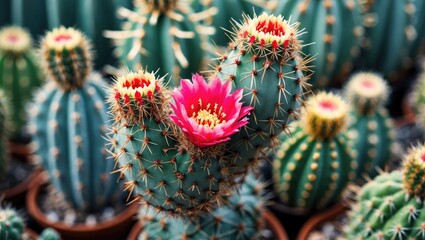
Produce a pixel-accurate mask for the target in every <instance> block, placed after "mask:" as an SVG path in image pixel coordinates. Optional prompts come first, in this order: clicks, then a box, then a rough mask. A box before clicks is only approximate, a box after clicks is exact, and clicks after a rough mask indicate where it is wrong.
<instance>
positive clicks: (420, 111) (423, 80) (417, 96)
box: [411, 65, 425, 128]
mask: <svg viewBox="0 0 425 240" xmlns="http://www.w3.org/2000/svg"><path fill="white" fill-rule="evenodd" d="M424 67H425V65H424ZM424 70H425V69H423V70H422V72H421V73H420V74H419V75H418V77H417V79H416V83H415V86H414V87H413V92H412V98H411V105H412V110H413V112H414V113H415V114H416V118H417V122H418V123H419V125H420V126H422V127H423V128H425V95H424V91H425V71H424Z"/></svg>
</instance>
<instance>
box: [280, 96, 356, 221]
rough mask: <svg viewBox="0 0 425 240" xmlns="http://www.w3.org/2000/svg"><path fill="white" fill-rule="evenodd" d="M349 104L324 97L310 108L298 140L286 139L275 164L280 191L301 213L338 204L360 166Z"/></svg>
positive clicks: (295, 132)
mask: <svg viewBox="0 0 425 240" xmlns="http://www.w3.org/2000/svg"><path fill="white" fill-rule="evenodd" d="M347 117H348V105H347V104H346V103H345V102H344V101H343V100H342V99H341V98H340V97H338V96H335V95H333V94H331V93H329V94H327V93H324V92H321V93H319V94H317V95H316V96H314V97H311V98H310V99H309V100H308V101H307V103H306V110H305V113H304V115H303V119H302V120H301V121H300V122H298V123H296V126H295V128H294V130H293V131H292V136H293V138H291V137H288V136H282V143H281V145H280V147H279V148H278V150H277V153H276V156H275V159H274V160H273V181H274V183H275V190H276V192H277V193H278V194H279V196H280V199H281V200H282V202H283V204H285V205H286V206H288V207H289V208H292V209H294V210H296V211H300V212H304V213H306V212H309V211H312V210H320V209H324V208H326V207H329V206H330V205H332V204H335V203H336V202H337V201H338V200H339V199H340V197H341V193H342V191H343V190H344V188H345V187H346V185H347V184H348V182H349V181H350V180H353V179H354V178H355V168H356V162H355V161H354V155H355V154H354V152H353V151H352V150H351V148H352V142H351V141H350V139H349V137H348V134H347V133H346V131H345V125H346V121H347Z"/></svg>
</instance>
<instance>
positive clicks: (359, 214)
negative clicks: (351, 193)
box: [345, 146, 425, 239]
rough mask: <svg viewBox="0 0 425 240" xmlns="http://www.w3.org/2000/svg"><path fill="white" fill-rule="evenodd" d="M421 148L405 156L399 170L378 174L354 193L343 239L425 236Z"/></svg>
mask: <svg viewBox="0 0 425 240" xmlns="http://www.w3.org/2000/svg"><path fill="white" fill-rule="evenodd" d="M424 161H425V147H424V146H419V147H416V148H413V149H411V150H410V151H409V153H408V154H407V155H406V156H405V160H404V165H403V169H402V170H396V171H393V172H391V173H381V174H380V175H379V176H377V177H376V178H375V179H374V180H372V181H370V182H369V183H367V184H366V185H364V186H363V188H361V189H360V191H359V192H358V193H357V196H356V202H355V203H354V206H353V208H352V211H351V212H350V213H349V223H348V224H347V226H346V227H345V237H346V238H347V239H425V225H424V222H425V208H424V202H423V201H424V198H425V191H424V190H425V188H424V187H425V185H424V184H425V182H424V179H425V171H424V169H425V163H424Z"/></svg>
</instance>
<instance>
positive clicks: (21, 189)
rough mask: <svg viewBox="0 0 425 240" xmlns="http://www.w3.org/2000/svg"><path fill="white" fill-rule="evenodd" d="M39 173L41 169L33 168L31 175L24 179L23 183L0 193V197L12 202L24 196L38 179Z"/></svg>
mask: <svg viewBox="0 0 425 240" xmlns="http://www.w3.org/2000/svg"><path fill="white" fill-rule="evenodd" d="M41 172H42V171H41V169H39V168H35V169H34V170H33V171H32V172H31V174H30V175H28V177H27V178H25V180H24V181H22V182H20V183H18V184H17V185H15V186H13V187H11V188H8V189H4V190H3V191H0V196H2V197H3V198H4V199H5V200H12V199H14V198H17V197H18V196H20V195H22V194H24V193H25V192H27V191H29V189H30V188H31V186H32V185H33V183H34V182H35V181H36V179H38V176H39V175H40V174H41Z"/></svg>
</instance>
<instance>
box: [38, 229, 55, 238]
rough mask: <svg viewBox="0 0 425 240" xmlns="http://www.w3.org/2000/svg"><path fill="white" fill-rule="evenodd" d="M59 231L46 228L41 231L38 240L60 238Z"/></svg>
mask: <svg viewBox="0 0 425 240" xmlns="http://www.w3.org/2000/svg"><path fill="white" fill-rule="evenodd" d="M60 239H61V238H60V236H59V233H58V232H57V231H56V230H54V229H53V228H46V229H44V230H43V232H41V235H40V236H39V237H38V240H60Z"/></svg>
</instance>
